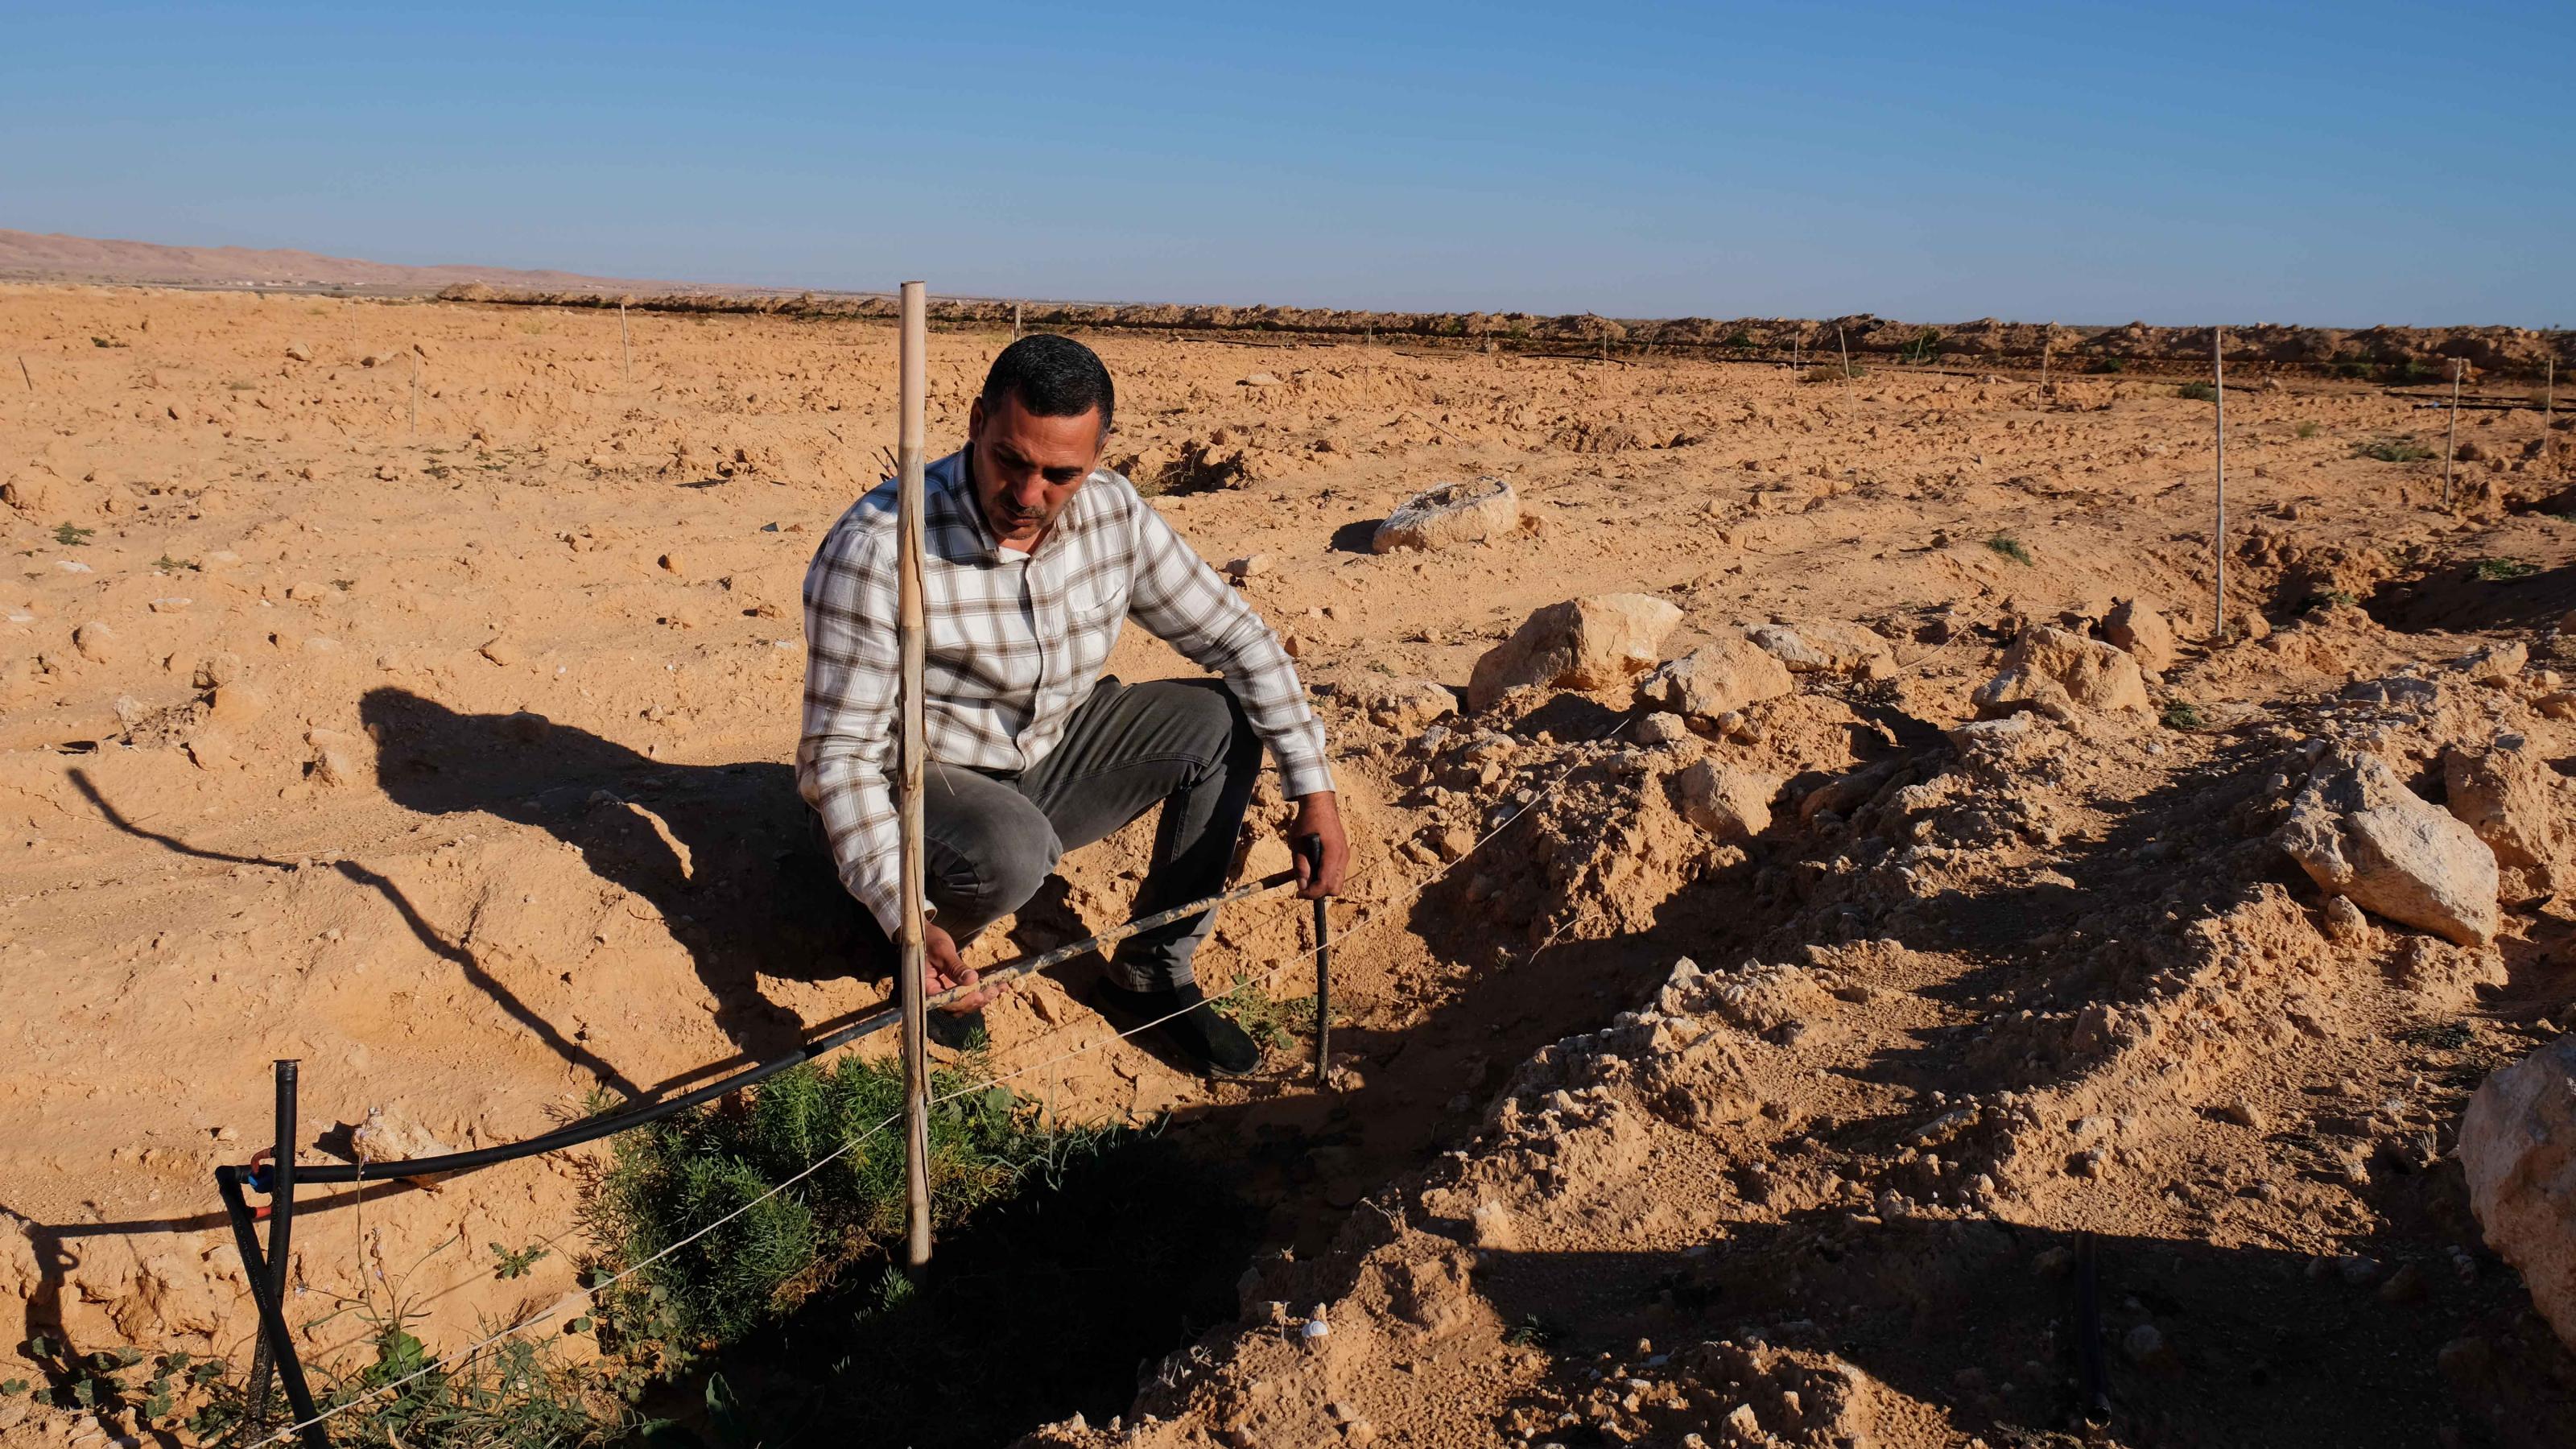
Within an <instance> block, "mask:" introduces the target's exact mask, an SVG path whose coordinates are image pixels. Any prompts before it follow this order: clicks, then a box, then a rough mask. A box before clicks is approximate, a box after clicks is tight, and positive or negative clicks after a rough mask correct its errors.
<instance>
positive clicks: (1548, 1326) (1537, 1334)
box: [1503, 1313, 1560, 1348]
mask: <svg viewBox="0 0 2576 1449" xmlns="http://www.w3.org/2000/svg"><path fill="white" fill-rule="evenodd" d="M1559 1336H1560V1330H1559V1329H1558V1328H1557V1327H1556V1325H1554V1324H1552V1323H1550V1322H1548V1321H1547V1320H1546V1319H1544V1318H1541V1317H1539V1316H1538V1315H1537V1314H1535V1313H1530V1314H1524V1315H1523V1316H1522V1318H1521V1320H1520V1322H1518V1323H1515V1324H1513V1325H1512V1326H1511V1327H1509V1328H1506V1329H1504V1330H1503V1342H1505V1343H1508V1344H1510V1345H1511V1346H1512V1347H1514V1348H1546V1347H1548V1346H1549V1345H1551V1344H1553V1343H1555V1342H1556V1340H1557V1339H1558V1337H1559Z"/></svg>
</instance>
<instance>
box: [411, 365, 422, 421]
mask: <svg viewBox="0 0 2576 1449" xmlns="http://www.w3.org/2000/svg"><path fill="white" fill-rule="evenodd" d="M411 435H412V436H413V437H415V438H417V437H419V436H420V354H419V353H418V352H414V353H412V355H411Z"/></svg>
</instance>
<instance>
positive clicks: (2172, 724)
mask: <svg viewBox="0 0 2576 1449" xmlns="http://www.w3.org/2000/svg"><path fill="white" fill-rule="evenodd" d="M2163 720H2164V726H2165V728H2166V729H2169V730H2196V729H2199V728H2200V727H2201V726H2202V725H2204V724H2206V723H2208V721H2206V720H2204V719H2202V718H2201V716H2200V710H2199V708H2198V706H2195V705H2192V704H2190V703H2188V702H2186V701H2183V700H2179V699H2177V700H2173V701H2171V702H2169V703H2167V704H2166V705H2165V712H2164V715H2163Z"/></svg>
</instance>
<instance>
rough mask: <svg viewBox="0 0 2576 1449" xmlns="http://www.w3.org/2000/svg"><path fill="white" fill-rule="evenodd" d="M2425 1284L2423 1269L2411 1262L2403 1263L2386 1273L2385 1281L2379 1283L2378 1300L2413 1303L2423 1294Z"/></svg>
mask: <svg viewBox="0 0 2576 1449" xmlns="http://www.w3.org/2000/svg"><path fill="white" fill-rule="evenodd" d="M2425 1286H2426V1285H2425V1282H2424V1270H2423V1269H2421V1268H2418V1267H2416V1266H2415V1265H2414V1264H2412V1263H2403V1264H2400V1265H2399V1266H2398V1269H2397V1271H2396V1272H2394V1273H2391V1274H2389V1275H2388V1281H2387V1282H2385V1283H2382V1284H2380V1285H2379V1301H2380V1302H2382V1303H2392V1304H2394V1303H2413V1302H2415V1301H2416V1300H2418V1299H2420V1298H2422V1297H2423V1296H2424V1291H2425Z"/></svg>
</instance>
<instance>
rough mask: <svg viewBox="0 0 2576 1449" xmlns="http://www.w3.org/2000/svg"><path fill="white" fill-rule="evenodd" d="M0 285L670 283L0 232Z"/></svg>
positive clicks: (407, 287) (550, 286)
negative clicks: (40, 282) (82, 283)
mask: <svg viewBox="0 0 2576 1449" xmlns="http://www.w3.org/2000/svg"><path fill="white" fill-rule="evenodd" d="M0 281H16V282H32V281H43V282H144V283H155V284H160V285H174V286H187V287H238V286H256V287H317V288H353V289H354V288H365V289H366V290H368V291H371V292H420V293H428V292H435V291H437V290H438V289H440V288H442V287H454V286H462V285H465V284H468V283H474V282H481V283H485V284H487V285H496V286H509V287H541V288H545V289H547V290H550V291H597V290H601V289H625V288H632V287H652V288H657V289H659V288H667V287H669V286H670V285H671V284H670V283H668V282H637V281H621V280H619V279H617V278H613V277H586V276H582V275H581V274H579V273H576V272H555V271H528V270H523V269H519V268H513V267H476V266H463V265H453V264H451V265H446V266H435V267H405V266H397V265H394V264H392V263H389V262H362V261H355V260H352V259H350V258H347V257H325V256H317V255H315V254H314V253H312V252H300V251H260V250H255V249H253V248H250V247H177V246H163V245H161V244H160V243H158V242H139V241H110V240H105V239H101V238H95V237H80V236H59V235H48V234H45V233H40V232H31V231H10V230H7V229H6V228H0Z"/></svg>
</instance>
